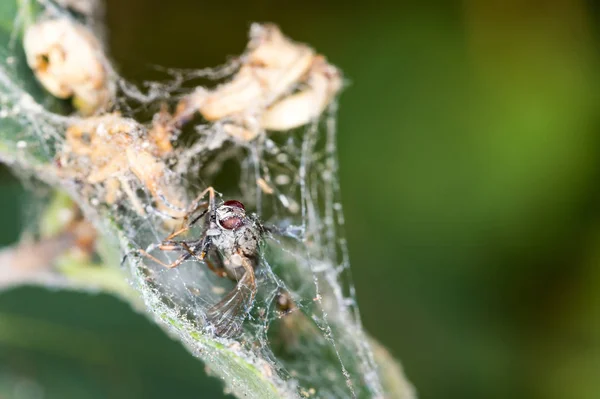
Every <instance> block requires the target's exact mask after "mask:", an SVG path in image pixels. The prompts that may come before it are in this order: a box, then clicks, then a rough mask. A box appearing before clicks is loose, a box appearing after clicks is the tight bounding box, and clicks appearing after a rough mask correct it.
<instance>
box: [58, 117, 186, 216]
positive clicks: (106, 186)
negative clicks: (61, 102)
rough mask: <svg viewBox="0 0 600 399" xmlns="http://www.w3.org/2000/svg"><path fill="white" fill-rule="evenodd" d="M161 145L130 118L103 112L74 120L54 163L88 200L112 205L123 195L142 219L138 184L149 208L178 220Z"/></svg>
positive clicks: (178, 205) (178, 208)
mask: <svg viewBox="0 0 600 399" xmlns="http://www.w3.org/2000/svg"><path fill="white" fill-rule="evenodd" d="M159 144H160V143H157V142H155V141H154V140H153V139H152V136H150V135H149V134H148V132H147V130H146V129H145V128H144V127H143V126H142V125H140V124H139V123H137V122H135V121H134V120H132V119H128V118H123V117H121V116H120V115H118V114H114V113H113V114H106V115H103V116H99V117H91V118H87V119H81V120H76V121H75V122H73V123H72V124H71V125H70V126H69V127H68V128H67V130H66V132H65V142H64V145H63V147H62V151H61V152H60V153H59V155H58V157H57V162H56V164H57V167H58V168H59V174H61V176H63V177H69V178H72V179H75V180H77V181H80V182H82V183H83V184H84V186H86V187H85V189H84V190H85V191H86V193H87V196H88V197H89V198H92V199H95V201H96V202H97V203H99V201H102V202H106V203H107V204H111V205H112V204H115V203H116V202H117V201H118V200H119V199H121V198H122V197H123V196H126V197H127V198H128V200H129V201H130V203H131V205H132V207H133V208H134V209H135V210H136V212H137V213H138V214H140V215H144V214H145V213H146V209H147V206H145V205H143V204H142V202H141V200H140V199H139V196H138V193H137V189H138V187H140V185H141V188H142V189H144V190H146V191H147V192H148V193H150V195H151V197H152V198H153V199H154V204H151V205H150V206H153V207H156V208H157V210H158V211H160V212H164V213H166V214H167V215H170V216H172V217H175V218H176V217H181V216H183V215H182V208H181V205H182V204H181V199H179V198H178V197H177V195H176V194H175V192H176V189H174V188H172V185H171V184H170V183H171V182H172V180H174V178H173V176H172V175H171V174H170V172H169V170H168V168H167V166H166V164H165V161H164V157H165V156H167V155H169V152H168V151H167V153H165V151H164V147H163V146H160V145H159ZM133 179H136V180H135V182H134V181H133ZM90 190H91V191H90ZM99 193H100V195H98V194H99Z"/></svg>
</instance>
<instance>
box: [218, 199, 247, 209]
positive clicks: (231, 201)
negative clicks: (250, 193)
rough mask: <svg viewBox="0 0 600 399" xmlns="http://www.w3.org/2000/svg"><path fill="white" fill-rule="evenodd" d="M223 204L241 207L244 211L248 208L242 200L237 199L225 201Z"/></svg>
mask: <svg viewBox="0 0 600 399" xmlns="http://www.w3.org/2000/svg"><path fill="white" fill-rule="evenodd" d="M223 205H225V206H230V207H232V208H239V209H241V210H243V211H245V210H246V207H245V206H244V204H242V203H241V202H240V201H236V200H229V201H225V202H224V203H223Z"/></svg>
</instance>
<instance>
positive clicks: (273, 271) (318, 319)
mask: <svg viewBox="0 0 600 399" xmlns="http://www.w3.org/2000/svg"><path fill="white" fill-rule="evenodd" d="M38 4H41V5H42V6H43V7H44V8H45V12H46V14H47V15H51V16H57V15H60V16H62V17H68V18H73V17H72V15H71V14H64V11H62V10H61V9H60V8H58V7H55V5H54V3H53V2H50V1H47V0H39V1H38ZM79 21H80V22H86V18H79ZM16 25H19V24H16ZM0 56H2V55H1V54H0ZM238 60H239V58H236V59H235V60H234V61H232V62H230V63H228V64H226V65H224V66H221V67H216V68H207V69H202V70H194V71H182V70H176V69H165V72H166V74H167V77H166V79H165V81H164V82H146V83H145V84H144V85H143V87H142V88H139V87H136V86H135V85H133V84H131V83H129V82H126V81H125V80H124V79H122V78H120V77H118V76H117V75H116V73H115V72H114V71H112V69H111V73H112V74H113V79H114V80H115V81H116V82H117V87H118V95H119V97H118V98H119V100H118V101H117V102H116V110H118V111H119V112H120V113H121V114H122V115H123V116H124V117H131V118H134V119H136V120H137V121H139V122H141V125H144V126H147V127H148V128H149V127H150V126H151V123H152V116H153V114H154V113H155V112H158V109H159V106H160V105H161V104H162V103H167V104H168V105H169V106H170V107H171V109H173V108H174V107H175V105H176V103H177V101H178V100H179V99H180V98H182V97H183V96H185V95H187V94H189V93H191V92H192V90H194V88H190V87H187V86H189V83H190V82H195V81H196V80H198V79H200V80H201V81H202V82H203V83H204V84H205V85H206V86H207V88H208V89H210V88H213V87H215V86H216V85H218V84H219V83H222V82H224V81H227V80H228V79H230V78H231V76H232V75H233V74H234V73H235V72H236V71H237V69H238V68H239V61H238ZM23 67H24V60H23V59H22V57H21V59H19V60H17V61H15V62H14V64H13V65H4V66H3V70H2V71H0V72H1V73H0V85H1V87H2V88H3V93H4V94H3V95H2V96H0V113H2V114H1V115H0V117H2V116H4V117H8V116H11V117H14V116H15V115H16V116H17V117H18V118H25V119H26V120H22V121H21V125H23V126H27V128H26V129H24V130H23V131H22V133H21V135H22V138H23V140H24V141H25V145H23V144H20V146H28V147H29V148H30V149H31V148H34V149H36V148H37V151H38V152H39V153H40V154H42V156H41V158H42V159H43V160H45V161H46V162H52V161H53V159H54V158H55V156H56V153H57V148H60V146H61V145H62V144H63V142H64V139H63V136H62V132H63V131H64V129H65V127H66V126H67V125H69V124H71V123H73V122H74V121H77V119H75V118H69V117H63V116H59V115H57V114H54V113H50V112H48V111H45V110H44V109H43V108H41V106H39V105H37V103H35V101H33V100H34V99H30V98H29V97H28V95H27V94H26V93H27V92H31V90H29V89H28V88H23V87H12V86H11V85H12V83H11V76H12V75H13V74H15V73H19V71H20V70H22V69H23ZM186 85H187V86H186ZM6 93H9V95H7V94H6ZM24 101H25V102H26V103H27V104H25V105H26V106H25V107H23V102H24ZM33 111H35V112H33ZM336 113H337V104H336V103H335V102H333V104H331V105H330V106H329V108H328V109H327V110H326V112H325V113H324V114H323V115H322V116H321V117H320V118H319V119H317V120H314V121H312V122H311V123H309V124H307V125H305V126H302V127H300V128H296V129H293V130H290V131H286V132H276V133H275V132H264V131H263V132H260V134H259V135H258V137H257V138H256V139H254V140H252V141H249V142H248V141H242V140H239V139H235V138H233V137H231V136H230V135H228V134H227V132H226V131H225V130H224V129H223V125H222V124H221V123H219V122H217V123H208V122H206V121H204V120H202V119H201V118H197V119H195V120H194V123H193V124H192V125H193V128H190V129H187V131H185V132H183V133H182V135H181V137H180V139H179V142H178V145H177V147H176V148H175V150H174V151H173V154H172V155H171V156H169V158H168V160H167V164H168V165H169V167H170V170H171V172H170V174H169V175H168V176H167V177H166V179H167V180H168V181H169V183H170V184H171V185H173V186H178V187H185V189H186V190H185V191H186V194H185V195H186V198H187V200H188V201H189V199H191V198H194V197H195V196H196V195H197V194H198V193H199V192H201V191H202V190H204V189H205V188H206V187H208V186H213V187H214V188H215V189H216V190H217V191H218V192H219V193H220V194H221V195H222V200H227V199H236V200H239V201H242V202H243V203H244V204H245V205H246V208H247V209H248V210H249V211H250V212H252V213H255V214H256V215H257V217H258V218H259V219H260V220H261V221H262V223H263V224H264V225H265V226H268V227H270V230H271V231H273V232H272V233H269V234H266V236H265V237H264V242H263V244H262V246H261V251H260V263H259V266H258V268H257V270H256V278H257V286H258V292H257V294H256V297H255V299H254V301H253V304H252V307H251V309H249V313H248V314H247V316H246V317H245V318H244V319H243V330H242V332H241V335H240V336H237V337H235V338H234V339H233V338H221V337H217V336H214V328H213V326H211V324H210V322H208V321H207V318H206V313H207V311H208V309H210V307H211V306H212V305H214V304H215V303H217V302H218V301H219V300H220V299H221V298H222V297H223V296H224V295H225V294H226V293H227V292H229V291H230V290H232V289H233V288H234V286H235V283H234V282H232V281H230V280H227V279H223V278H219V277H217V276H216V275H215V274H213V273H212V272H210V271H209V270H208V268H207V267H206V265H204V264H202V263H200V262H196V261H189V262H185V263H183V264H182V265H180V266H179V267H177V268H174V269H167V268H165V267H163V266H161V265H159V264H158V263H156V262H153V261H151V260H149V259H146V258H136V257H130V258H129V259H128V261H127V262H126V264H127V265H128V268H129V270H130V273H131V280H132V284H133V285H134V286H135V287H136V288H137V289H138V290H139V291H140V292H141V294H142V296H143V298H144V301H145V303H146V305H147V306H148V307H149V309H150V310H151V311H153V312H154V313H155V314H157V316H158V317H159V318H160V319H161V320H163V321H164V320H165V318H166V319H169V320H172V323H171V324H172V325H173V326H174V328H173V329H172V331H173V333H174V334H176V335H177V336H178V337H179V338H180V339H181V340H182V341H183V342H184V343H187V344H188V346H190V348H191V349H192V350H201V349H202V348H198V346H197V345H196V344H194V343H193V340H192V338H191V337H192V336H194V335H197V332H199V331H200V332H202V333H203V334H208V335H210V336H213V338H214V339H215V340H218V341H221V342H222V343H223V344H224V345H225V346H227V347H228V348H230V349H234V350H236V351H237V352H239V353H241V354H243V356H244V357H245V358H247V359H248V360H249V361H250V362H252V363H255V364H258V365H259V366H260V367H261V368H263V369H264V373H265V374H267V375H268V374H270V373H274V374H276V375H277V376H278V377H280V380H282V381H284V383H285V384H286V387H285V389H286V390H290V389H291V390H293V391H295V392H296V393H297V394H298V395H299V396H301V397H319V398H345V397H382V396H383V393H382V388H381V383H380V380H379V376H378V374H377V368H376V365H375V363H374V360H373V356H372V352H371V349H370V347H369V344H368V341H367V337H366V335H365V333H364V332H363V329H362V326H361V321H360V314H359V310H358V306H357V302H356V294H355V291H354V287H353V285H352V278H351V272H350V262H349V257H348V251H347V245H346V240H345V238H344V231H343V230H344V217H343V211H342V205H341V199H340V187H339V180H338V173H337V172H338V171H337V169H338V163H337V157H336V151H337V146H336V134H337V129H336ZM120 177H121V178H122V179H123V180H125V181H126V182H127V186H128V187H129V188H130V189H131V191H132V192H133V193H134V195H135V196H136V197H137V198H138V200H139V201H140V203H142V204H143V206H144V209H145V210H146V211H147V212H146V213H145V214H144V215H140V213H139V212H136V210H135V209H133V207H132V206H131V205H130V204H127V201H125V200H121V201H119V202H117V203H115V204H106V203H103V200H102V198H101V196H97V195H93V194H91V195H90V194H88V193H83V192H82V191H81V182H77V181H72V180H68V179H63V180H62V184H63V186H64V187H66V188H67V190H68V191H69V192H70V193H71V194H72V195H73V196H74V197H76V198H77V199H78V202H79V203H80V204H81V205H82V208H83V210H84V212H85V213H86V216H87V217H89V218H91V219H92V220H95V221H96V225H97V226H98V227H100V228H101V229H103V230H105V231H107V232H109V231H115V227H116V229H117V230H118V231H119V232H120V235H119V236H118V237H117V238H118V239H119V240H120V244H121V246H122V247H123V248H126V249H128V250H140V249H141V250H144V251H148V252H151V253H152V255H154V256H156V257H157V258H159V259H160V260H161V261H164V262H167V263H170V262H172V261H174V260H175V259H177V257H178V256H179V255H180V254H178V253H166V252H161V251H157V250H155V248H156V245H157V244H159V243H160V242H161V241H162V240H164V239H165V237H166V236H168V235H169V233H170V232H172V230H173V229H175V228H176V226H177V223H176V222H174V221H173V220H172V219H169V218H167V217H165V215H164V213H161V212H159V211H157V207H156V199H155V198H153V197H152V195H151V193H150V192H148V189H147V187H145V186H144V185H143V184H142V183H140V181H139V180H138V179H136V178H135V176H134V175H133V174H132V173H130V172H129V171H123V172H122V176H120ZM219 200H220V199H219ZM103 215H104V217H103ZM105 215H109V217H108V218H106V217H105ZM198 225H199V226H196V227H194V228H192V229H191V230H190V232H189V233H188V234H187V237H191V238H197V237H199V236H200V235H201V234H202V226H201V225H202V224H201V223H199V224H198ZM283 300H286V301H287V304H288V306H287V307H282V301H283ZM290 303H291V305H290ZM165 315H166V316H165ZM232 317H244V316H243V315H242V316H239V315H235V316H232ZM212 366H213V367H218V360H215V362H214V363H213V365H212ZM232 379H235V376H232ZM239 383H240V384H241V382H239ZM232 385H233V386H235V385H236V381H233V382H232Z"/></svg>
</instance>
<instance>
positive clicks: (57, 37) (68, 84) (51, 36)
mask: <svg viewBox="0 0 600 399" xmlns="http://www.w3.org/2000/svg"><path fill="white" fill-rule="evenodd" d="M23 45H24V47H25V54H26V56H27V63H28V64H29V66H30V67H31V68H32V69H33V71H34V73H35V76H36V77H37V79H38V80H39V81H40V83H41V84H42V85H43V86H44V87H45V88H46V90H48V91H49V92H50V93H52V94H53V95H54V96H56V97H59V98H70V97H72V98H73V104H74V105H75V107H76V108H77V109H78V110H79V111H80V112H81V113H82V114H84V115H90V114H93V113H95V112H96V111H98V110H100V109H103V108H105V107H106V106H107V104H108V102H109V101H110V98H111V96H112V93H113V91H114V88H113V84H112V83H111V82H110V79H109V65H108V63H107V61H106V58H105V57H104V54H103V53H102V49H101V45H100V42H99V41H98V40H97V39H96V37H95V36H94V35H93V34H92V33H91V32H90V31H89V30H87V29H86V28H85V27H84V26H83V25H81V24H79V23H77V22H75V21H73V20H71V19H68V18H58V19H48V20H43V21H40V22H37V23H35V24H33V25H31V26H29V27H28V28H27V30H26V31H25V36H24V41H23Z"/></svg>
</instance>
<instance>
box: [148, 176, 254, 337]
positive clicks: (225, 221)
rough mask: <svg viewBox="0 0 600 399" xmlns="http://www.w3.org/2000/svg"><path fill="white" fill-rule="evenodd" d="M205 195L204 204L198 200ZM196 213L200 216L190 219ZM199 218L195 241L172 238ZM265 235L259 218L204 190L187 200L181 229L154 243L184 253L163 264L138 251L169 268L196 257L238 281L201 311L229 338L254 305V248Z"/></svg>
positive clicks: (237, 330)
mask: <svg viewBox="0 0 600 399" xmlns="http://www.w3.org/2000/svg"><path fill="white" fill-rule="evenodd" d="M207 194H208V202H205V201H204V202H203V201H202V200H203V199H204V197H205V196H206V195H207ZM200 210H202V212H201V213H200V214H198V215H197V216H195V217H194V214H195V213H197V212H198V211H200ZM192 217H193V218H192ZM203 217H204V230H203V233H202V235H201V237H200V238H198V239H190V240H176V239H175V238H176V237H177V236H179V235H181V234H183V233H185V232H187V231H188V230H189V229H190V228H191V227H192V226H193V225H194V224H196V223H197V222H198V221H199V220H200V219H202V218H203ZM264 232H265V228H264V227H263V226H262V224H261V223H260V222H259V221H258V219H257V218H256V217H254V216H249V215H247V214H246V209H245V207H244V205H243V204H242V203H241V202H239V201H234V200H231V201H225V202H223V203H222V204H220V205H219V206H217V205H216V201H215V191H214V189H213V188H212V187H209V188H207V189H206V190H204V191H203V192H202V193H201V194H200V195H199V196H198V198H196V200H194V201H193V202H192V204H191V206H190V209H189V212H188V213H187V216H186V217H185V219H184V224H183V227H182V228H181V229H179V230H177V231H175V232H174V233H172V234H171V235H169V236H168V237H167V238H166V239H165V240H164V241H163V242H162V243H161V244H160V245H158V248H159V249H160V250H161V251H180V252H183V254H181V256H179V258H177V259H176V260H175V261H174V262H172V263H170V264H166V263H164V262H162V261H160V260H159V259H157V258H155V257H154V256H152V255H149V254H148V253H147V252H145V251H140V252H141V253H142V254H143V255H144V256H147V257H149V258H151V259H152V260H154V261H155V262H157V263H159V264H161V265H163V266H165V267H167V268H170V269H171V268H174V267H177V266H179V265H181V264H182V263H183V262H185V261H187V260H191V259H192V260H193V259H195V260H198V261H200V262H204V263H205V264H206V265H207V266H208V268H209V269H210V270H212V271H213V272H214V273H215V274H216V275H217V276H219V277H228V278H230V279H231V280H234V281H237V284H236V286H235V288H234V289H233V290H231V291H230V292H229V293H228V294H227V295H225V297H224V298H223V299H221V301H219V302H218V303H217V304H215V305H213V306H212V307H211V308H209V309H208V311H207V313H206V316H207V321H208V322H209V323H211V324H212V325H213V326H214V328H215V333H216V334H217V335H220V336H223V337H231V336H234V335H237V334H238V333H239V331H240V330H241V327H242V323H243V321H244V319H245V317H246V315H247V314H248V313H249V311H250V309H251V307H252V304H253V302H254V296H255V295H256V278H255V275H254V270H255V269H256V267H257V266H258V262H259V244H260V241H261V238H262V237H263V234H264Z"/></svg>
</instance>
